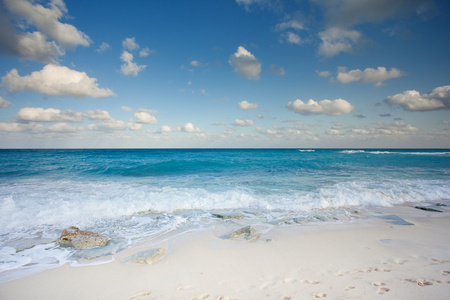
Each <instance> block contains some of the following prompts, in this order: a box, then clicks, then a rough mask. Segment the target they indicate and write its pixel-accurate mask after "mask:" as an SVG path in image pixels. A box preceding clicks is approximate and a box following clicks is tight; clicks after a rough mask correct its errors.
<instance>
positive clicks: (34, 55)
mask: <svg viewBox="0 0 450 300" xmlns="http://www.w3.org/2000/svg"><path fill="white" fill-rule="evenodd" d="M2 17H3V18H2ZM6 20H7V17H5V16H2V15H0V54H2V55H6V56H15V57H18V58H20V59H30V60H37V61H40V62H45V63H49V62H56V60H57V58H58V57H59V56H61V55H64V53H65V51H64V49H63V48H62V47H60V46H58V45H57V44H56V42H54V41H47V38H46V36H45V35H44V34H42V33H40V32H39V31H36V32H33V33H30V32H26V33H19V32H16V30H15V28H14V27H13V26H11V24H9V23H7V22H6Z"/></svg>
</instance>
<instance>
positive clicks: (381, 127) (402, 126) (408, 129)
mask: <svg viewBox="0 0 450 300" xmlns="http://www.w3.org/2000/svg"><path fill="white" fill-rule="evenodd" d="M418 131H419V129H417V128H416V127H414V126H412V125H411V124H407V123H405V122H402V121H396V122H394V123H382V122H379V123H377V124H376V125H375V126H372V127H367V128H354V129H352V130H351V133H354V134H358V135H366V136H369V137H377V136H386V135H387V136H405V135H411V134H415V133H416V132H418Z"/></svg>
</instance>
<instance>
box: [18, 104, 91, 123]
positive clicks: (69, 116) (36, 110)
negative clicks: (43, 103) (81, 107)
mask: <svg viewBox="0 0 450 300" xmlns="http://www.w3.org/2000/svg"><path fill="white" fill-rule="evenodd" d="M17 119H18V120H19V121H22V122H23V121H25V122H70V123H81V122H82V121H83V114H82V113H80V112H74V111H72V110H70V109H69V110H67V111H61V110H59V109H55V108H47V109H44V108H40V107H24V108H21V109H20V110H19V112H18V113H17Z"/></svg>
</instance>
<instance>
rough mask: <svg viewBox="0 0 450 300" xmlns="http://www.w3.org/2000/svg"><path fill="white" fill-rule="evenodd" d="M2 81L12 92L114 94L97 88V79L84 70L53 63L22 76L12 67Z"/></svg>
mask: <svg viewBox="0 0 450 300" xmlns="http://www.w3.org/2000/svg"><path fill="white" fill-rule="evenodd" d="M2 83H3V84H4V85H5V86H6V87H7V88H8V89H9V90H10V91H13V92H20V91H30V92H38V93H43V94H47V95H54V96H70V97H78V98H83V97H94V98H105V97H109V96H113V95H114V93H113V92H112V91H111V90H110V89H101V88H99V87H98V83H97V79H96V78H90V77H89V76H87V74H86V73H85V72H78V71H75V70H71V69H69V68H67V67H64V66H57V65H53V64H48V65H46V66H45V67H44V68H43V69H42V70H41V71H35V72H32V73H31V74H30V75H26V76H23V77H21V76H20V75H19V72H18V71H17V69H12V70H11V71H10V72H9V73H8V74H6V75H5V76H3V77H2Z"/></svg>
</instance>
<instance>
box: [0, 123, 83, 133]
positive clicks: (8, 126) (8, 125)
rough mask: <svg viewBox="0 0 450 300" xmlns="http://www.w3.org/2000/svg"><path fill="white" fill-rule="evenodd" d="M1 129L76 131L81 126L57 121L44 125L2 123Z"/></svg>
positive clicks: (39, 131)
mask: <svg viewBox="0 0 450 300" xmlns="http://www.w3.org/2000/svg"><path fill="white" fill-rule="evenodd" d="M0 131H4V132H29V133H37V134H43V133H75V132H77V131H79V128H77V127H73V126H70V125H68V124H66V123H56V124H52V125H51V126H44V125H42V124H37V123H16V122H14V123H0Z"/></svg>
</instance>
